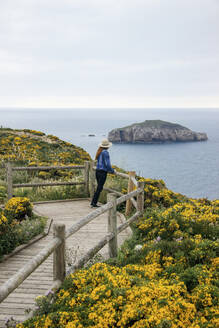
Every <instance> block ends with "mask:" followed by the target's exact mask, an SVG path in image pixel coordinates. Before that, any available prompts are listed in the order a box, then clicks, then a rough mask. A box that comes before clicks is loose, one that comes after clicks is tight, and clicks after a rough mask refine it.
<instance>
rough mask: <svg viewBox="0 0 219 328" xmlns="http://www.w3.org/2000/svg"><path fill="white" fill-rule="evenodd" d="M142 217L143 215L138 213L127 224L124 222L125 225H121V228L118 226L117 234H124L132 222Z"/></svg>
mask: <svg viewBox="0 0 219 328" xmlns="http://www.w3.org/2000/svg"><path fill="white" fill-rule="evenodd" d="M140 215H141V213H140V212H136V213H135V214H134V215H133V216H132V217H130V218H129V219H128V220H127V221H126V222H124V223H123V224H121V225H120V226H118V228H117V233H118V234H119V233H120V232H122V231H123V230H125V229H126V228H127V227H128V226H129V225H130V224H131V223H132V222H134V221H135V220H136V219H138V218H139V216H140Z"/></svg>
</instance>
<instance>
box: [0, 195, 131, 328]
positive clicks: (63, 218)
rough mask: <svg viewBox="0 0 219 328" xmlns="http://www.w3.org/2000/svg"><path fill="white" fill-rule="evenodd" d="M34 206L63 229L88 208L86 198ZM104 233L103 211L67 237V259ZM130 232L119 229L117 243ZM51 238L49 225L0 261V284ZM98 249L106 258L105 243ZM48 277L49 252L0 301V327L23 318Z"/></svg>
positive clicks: (71, 259)
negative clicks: (46, 231)
mask: <svg viewBox="0 0 219 328" xmlns="http://www.w3.org/2000/svg"><path fill="white" fill-rule="evenodd" d="M34 210H35V212H37V213H38V214H40V215H43V216H47V217H49V218H52V219H53V220H54V222H62V223H64V224H65V225H66V229H68V228H69V227H70V226H71V225H72V224H74V223H75V222H77V221H78V220H79V219H80V218H82V217H84V216H85V215H87V214H88V213H89V212H91V211H92V209H91V208H90V206H89V201H88V200H79V201H71V202H58V203H55V202H54V203H44V204H37V205H34ZM117 217H118V225H119V224H121V223H122V222H123V221H124V218H123V216H122V215H121V214H119V213H118V216H117ZM106 233H107V213H104V214H102V215H100V216H99V217H97V218H96V219H94V220H93V221H92V222H90V223H89V224H87V225H86V226H84V227H83V228H81V229H80V230H79V231H78V232H77V233H75V234H74V235H73V236H71V237H69V238H68V239H67V241H66V246H67V249H68V251H67V254H70V255H68V256H67V259H66V260H67V262H68V263H69V262H72V263H73V262H74V261H75V259H78V258H80V256H81V255H83V254H84V253H85V252H86V251H88V250H89V249H90V248H91V247H93V246H94V245H95V244H96V243H97V242H98V240H100V239H101V237H103V236H104V235H105V234H106ZM130 234H131V230H130V228H127V229H126V230H124V232H122V233H120V234H119V235H118V243H119V245H121V244H122V243H123V241H124V240H125V239H126V238H127V237H128V236H130ZM51 239H52V229H51V231H50V233H49V235H48V236H47V237H45V238H43V239H41V240H39V241H38V242H36V243H35V244H33V245H31V246H29V247H27V248H26V249H24V250H22V251H20V252H19V253H18V254H17V255H14V256H13V257H11V258H9V259H8V260H6V261H4V262H2V263H0V284H2V283H4V282H5V281H6V280H8V279H9V278H10V277H11V276H12V275H13V274H15V273H16V272H17V271H18V270H19V269H20V268H22V267H23V266H24V265H25V264H26V263H27V262H28V260H29V259H31V258H32V257H33V256H34V255H36V254H37V253H39V251H40V250H41V249H43V247H45V246H46V245H47V243H48V241H50V240H51ZM99 253H100V254H101V255H102V256H103V257H104V258H107V257H108V246H107V245H106V246H105V247H104V248H103V249H102V250H101V251H100V252H99ZM67 268H68V267H67ZM52 281H53V260H52V255H51V256H50V257H49V258H48V259H47V260H46V261H45V262H44V263H43V264H41V265H40V267H39V268H38V269H37V270H36V271H34V272H33V273H32V274H31V275H30V276H29V277H28V278H27V279H26V280H25V281H24V282H23V283H22V284H21V285H20V286H19V287H18V288H17V289H16V290H15V291H14V292H13V293H11V294H10V295H9V296H8V297H7V298H6V299H5V300H4V301H3V302H2V303H1V304H0V327H1V328H2V327H4V323H5V321H6V320H7V319H8V318H11V317H13V318H14V319H15V320H18V321H23V320H25V309H28V308H33V307H34V299H35V298H36V297H37V296H39V295H44V294H45V293H46V292H47V291H48V290H49V289H50V288H51V285H52Z"/></svg>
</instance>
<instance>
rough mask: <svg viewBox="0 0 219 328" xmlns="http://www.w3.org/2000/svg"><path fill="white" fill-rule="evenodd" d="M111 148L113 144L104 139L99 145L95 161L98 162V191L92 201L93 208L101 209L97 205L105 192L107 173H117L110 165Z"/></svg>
mask: <svg viewBox="0 0 219 328" xmlns="http://www.w3.org/2000/svg"><path fill="white" fill-rule="evenodd" d="M111 146H112V143H111V142H109V141H108V140H107V139H103V140H102V142H101V143H100V144H99V148H98V150H97V153H96V157H95V160H97V168H96V179H97V189H96V191H95V193H94V196H93V199H92V201H91V207H99V206H98V205H97V201H98V198H99V196H100V193H101V191H102V190H103V185H104V183H105V181H106V177H107V172H109V173H115V170H114V169H113V168H112V166H111V164H110V157H109V152H108V150H107V149H108V148H109V147H111Z"/></svg>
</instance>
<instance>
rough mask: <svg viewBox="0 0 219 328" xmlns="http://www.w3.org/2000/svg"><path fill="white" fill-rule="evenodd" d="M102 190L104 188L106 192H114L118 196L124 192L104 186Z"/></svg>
mask: <svg viewBox="0 0 219 328" xmlns="http://www.w3.org/2000/svg"><path fill="white" fill-rule="evenodd" d="M103 190H106V191H108V192H111V193H114V194H116V195H118V196H123V195H124V194H123V193H122V192H120V191H117V190H114V189H111V188H106V187H103Z"/></svg>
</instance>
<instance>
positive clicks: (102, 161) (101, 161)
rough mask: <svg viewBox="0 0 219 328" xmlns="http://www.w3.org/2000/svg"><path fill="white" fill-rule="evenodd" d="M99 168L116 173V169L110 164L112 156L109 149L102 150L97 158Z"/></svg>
mask: <svg viewBox="0 0 219 328" xmlns="http://www.w3.org/2000/svg"><path fill="white" fill-rule="evenodd" d="M97 170H103V171H106V172H109V173H114V169H113V168H112V166H111V164H110V157H109V153H108V151H107V150H106V149H105V150H102V152H101V153H100V155H99V157H98V159H97Z"/></svg>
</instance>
